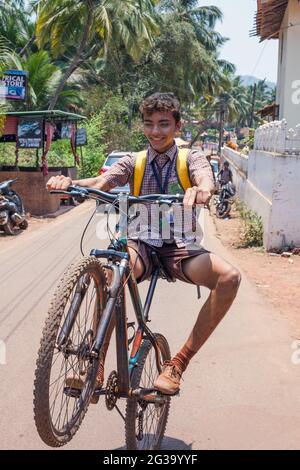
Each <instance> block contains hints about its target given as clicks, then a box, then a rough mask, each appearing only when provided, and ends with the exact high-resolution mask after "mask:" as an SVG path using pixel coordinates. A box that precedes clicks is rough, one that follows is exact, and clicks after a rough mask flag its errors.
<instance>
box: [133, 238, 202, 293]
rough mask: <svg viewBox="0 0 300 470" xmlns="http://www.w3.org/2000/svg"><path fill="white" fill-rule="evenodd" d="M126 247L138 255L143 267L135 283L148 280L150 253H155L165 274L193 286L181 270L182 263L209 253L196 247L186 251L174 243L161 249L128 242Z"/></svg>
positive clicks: (150, 268) (151, 269) (145, 244)
mask: <svg viewBox="0 0 300 470" xmlns="http://www.w3.org/2000/svg"><path fill="white" fill-rule="evenodd" d="M127 245H128V247H130V248H133V249H134V250H136V251H137V252H138V254H139V258H140V260H141V262H142V263H143V266H144V272H143V275H142V277H141V278H140V279H137V282H142V281H145V280H146V279H149V277H150V276H151V274H152V271H153V263H152V259H151V252H152V251H156V253H157V254H158V256H159V259H160V261H161V263H162V265H163V267H164V269H165V270H166V272H167V273H168V274H169V276H171V277H172V278H175V279H179V280H180V281H184V282H188V283H190V284H194V283H193V282H192V281H191V280H190V279H188V278H187V277H186V276H185V274H184V272H183V270H182V261H183V260H185V259H189V258H193V257H194V256H198V255H203V254H204V253H210V252H209V251H207V250H206V249H205V248H202V247H199V248H198V247H197V248H193V249H188V248H186V247H183V248H178V247H177V245H176V244H175V243H172V244H166V243H165V244H164V245H163V246H162V247H161V248H158V247H156V246H155V247H154V246H150V245H147V243H143V242H142V241H135V240H128V241H127Z"/></svg>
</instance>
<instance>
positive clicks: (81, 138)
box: [75, 127, 87, 147]
mask: <svg viewBox="0 0 300 470" xmlns="http://www.w3.org/2000/svg"><path fill="white" fill-rule="evenodd" d="M75 144H76V147H79V146H81V145H86V144H87V135H86V129H85V128H83V127H82V128H80V129H77V131H76V136H75Z"/></svg>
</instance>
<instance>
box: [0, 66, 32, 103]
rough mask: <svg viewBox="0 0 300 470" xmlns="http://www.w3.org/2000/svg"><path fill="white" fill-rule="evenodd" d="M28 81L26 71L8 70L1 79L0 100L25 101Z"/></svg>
mask: <svg viewBox="0 0 300 470" xmlns="http://www.w3.org/2000/svg"><path fill="white" fill-rule="evenodd" d="M27 79H28V72H26V71H25V70H6V71H5V72H4V73H3V75H2V78H1V79H0V98H4V99H7V100H25V98H26V86H27Z"/></svg>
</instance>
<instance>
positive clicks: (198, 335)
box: [182, 253, 241, 353]
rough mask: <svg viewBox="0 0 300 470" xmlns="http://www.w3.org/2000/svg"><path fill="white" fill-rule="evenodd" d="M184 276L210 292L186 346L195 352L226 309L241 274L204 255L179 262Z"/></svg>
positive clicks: (220, 261)
mask: <svg viewBox="0 0 300 470" xmlns="http://www.w3.org/2000/svg"><path fill="white" fill-rule="evenodd" d="M182 269H183V272H184V274H185V275H186V276H187V277H188V279H190V280H191V281H192V282H193V283H194V284H196V285H201V286H205V287H207V288H208V289H210V291H211V292H210V295H209V297H208V299H207V301H206V302H205V304H204V305H203V307H202V308H201V310H200V313H199V315H198V318H197V320H196V323H195V325H194V328H193V330H192V332H191V334H190V336H189V337H188V340H187V342H186V346H187V347H188V348H189V349H191V350H192V351H194V352H195V353H196V352H197V351H198V350H199V349H200V348H201V346H202V345H203V344H204V343H205V341H206V340H207V339H208V338H209V337H210V335H211V333H212V332H213V331H214V330H215V328H216V327H217V326H218V324H219V323H220V321H221V320H222V318H223V317H224V315H225V314H226V313H227V311H228V310H229V308H230V306H231V304H232V302H233V300H234V298H235V296H236V294H237V291H238V288H239V284H240V281H241V275H240V272H239V271H238V270H237V269H236V268H234V267H233V266H232V265H231V264H229V263H227V261H225V260H223V259H222V258H220V257H219V256H217V255H214V254H212V253H205V254H202V255H199V256H195V257H194V258H190V259H187V260H185V261H183V263H182Z"/></svg>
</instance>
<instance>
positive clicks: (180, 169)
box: [176, 149, 192, 191]
mask: <svg viewBox="0 0 300 470" xmlns="http://www.w3.org/2000/svg"><path fill="white" fill-rule="evenodd" d="M189 152H190V149H178V155H177V161H176V170H177V176H178V179H179V181H180V184H181V186H182V188H183V189H184V191H186V190H187V189H188V188H190V187H191V186H192V184H191V180H190V176H189V169H188V164H187V158H188V154H189Z"/></svg>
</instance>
